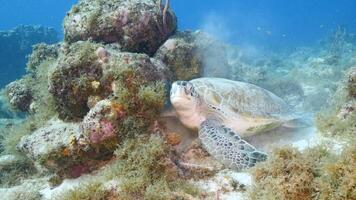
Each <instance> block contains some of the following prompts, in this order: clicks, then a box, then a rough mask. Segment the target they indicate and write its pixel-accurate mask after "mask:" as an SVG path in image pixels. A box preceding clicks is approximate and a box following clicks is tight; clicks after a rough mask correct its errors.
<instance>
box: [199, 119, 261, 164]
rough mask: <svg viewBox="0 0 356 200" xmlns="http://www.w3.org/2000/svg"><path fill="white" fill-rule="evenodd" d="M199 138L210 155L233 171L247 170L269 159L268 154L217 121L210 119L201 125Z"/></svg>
mask: <svg viewBox="0 0 356 200" xmlns="http://www.w3.org/2000/svg"><path fill="white" fill-rule="evenodd" d="M199 138H200V140H201V142H202V144H203V146H204V148H205V149H206V150H207V151H208V153H209V154H210V155H212V156H213V157H214V158H215V159H217V160H218V161H220V162H221V163H223V164H224V165H225V166H226V167H229V168H232V169H236V170H242V169H246V168H249V167H253V166H254V165H255V164H256V163H257V162H261V161H264V160H266V159H267V154H265V153H263V152H261V151H258V150H257V149H256V148H255V147H254V146H252V145H251V144H249V143H248V142H246V141H245V140H243V139H241V137H240V136H239V135H238V134H237V133H235V132H234V131H233V130H232V129H230V128H228V127H226V126H224V125H222V124H220V123H219V122H218V121H216V120H211V119H208V120H205V121H204V122H203V123H202V124H201V125H200V129H199Z"/></svg>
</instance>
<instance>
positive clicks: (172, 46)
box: [155, 32, 203, 80]
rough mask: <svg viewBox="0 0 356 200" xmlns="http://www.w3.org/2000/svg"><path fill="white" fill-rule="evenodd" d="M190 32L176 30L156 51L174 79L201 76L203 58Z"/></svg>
mask: <svg viewBox="0 0 356 200" xmlns="http://www.w3.org/2000/svg"><path fill="white" fill-rule="evenodd" d="M195 40H196V36H195V34H194V33H191V32H178V33H177V34H175V35H173V36H172V37H170V38H169V39H168V40H167V41H166V42H165V43H164V44H163V45H162V46H161V47H160V48H159V49H158V51H157V52H156V54H155V58H157V59H160V60H162V61H163V62H164V63H165V64H166V65H167V66H168V67H169V68H170V70H171V71H172V72H173V74H174V78H173V79H174V80H191V79H193V78H197V77H200V76H202V74H203V58H202V56H201V54H200V52H199V49H198V46H197V44H196V41H195Z"/></svg>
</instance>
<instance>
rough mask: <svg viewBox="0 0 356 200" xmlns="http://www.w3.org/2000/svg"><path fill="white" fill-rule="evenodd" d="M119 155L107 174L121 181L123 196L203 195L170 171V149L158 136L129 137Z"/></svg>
mask: <svg viewBox="0 0 356 200" xmlns="http://www.w3.org/2000/svg"><path fill="white" fill-rule="evenodd" d="M115 155H116V161H115V163H114V164H113V165H111V166H110V167H108V168H107V169H106V170H105V172H104V174H105V177H106V179H109V180H111V179H117V180H120V182H121V184H120V187H119V199H177V198H178V197H179V196H182V195H184V194H190V195H200V194H201V193H200V191H199V190H198V189H195V188H196V187H194V186H193V185H190V184H189V183H187V182H183V181H182V179H181V178H179V177H178V176H177V174H175V173H170V172H169V170H171V169H167V156H169V148H168V146H167V145H166V144H165V143H164V141H163V139H162V138H161V137H160V136H158V135H151V136H149V135H141V136H139V137H137V138H133V139H127V140H126V141H125V142H124V143H123V144H122V145H120V146H119V147H118V149H117V150H116V151H115ZM167 170H168V171H167ZM188 185H189V186H188Z"/></svg>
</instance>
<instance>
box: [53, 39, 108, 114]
mask: <svg viewBox="0 0 356 200" xmlns="http://www.w3.org/2000/svg"><path fill="white" fill-rule="evenodd" d="M99 47H100V45H99V44H96V43H92V42H77V43H74V44H72V45H70V46H66V45H63V47H62V49H61V52H60V56H59V59H58V61H57V62H58V64H57V66H56V68H55V69H54V70H53V72H52V73H51V75H50V78H49V82H50V89H49V90H50V92H51V94H52V95H53V96H54V98H55V100H56V104H57V106H58V111H59V114H60V117H61V118H63V119H66V118H69V119H78V118H81V117H83V116H84V115H85V114H86V113H87V112H88V110H89V108H88V107H87V101H88V97H89V96H91V95H99V96H100V95H102V94H103V93H105V90H104V89H102V85H100V81H101V77H102V74H103V70H102V63H101V62H100V61H99V59H98V56H97V55H96V53H95V52H96V50H97V48H99Z"/></svg>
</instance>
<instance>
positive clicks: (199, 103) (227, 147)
mask: <svg viewBox="0 0 356 200" xmlns="http://www.w3.org/2000/svg"><path fill="white" fill-rule="evenodd" d="M170 100H171V103H172V105H173V107H174V109H175V111H176V114H177V115H178V118H179V120H180V121H181V122H182V124H183V125H184V126H186V127H188V128H190V129H196V130H198V134H199V138H200V139H201V142H202V144H203V147H204V148H205V149H206V150H207V151H208V152H209V153H210V154H211V155H212V156H213V157H215V158H216V159H217V160H218V161H220V162H221V163H223V164H224V165H225V166H227V167H229V168H232V169H236V170H241V169H246V168H249V167H252V166H254V165H255V164H256V163H257V162H259V161H264V160H265V159H266V158H267V154H265V153H264V152H262V151H259V150H257V149H256V148H255V147H254V146H252V145H251V144H249V143H248V142H246V141H245V140H243V139H242V138H243V137H246V136H251V135H254V134H257V133H263V132H266V131H269V130H272V129H275V128H277V127H280V126H282V125H283V124H285V123H286V122H288V121H291V120H293V119H295V118H296V116H295V115H294V114H293V112H292V110H291V109H290V107H289V106H288V105H287V104H286V103H285V102H284V101H283V100H282V99H281V98H279V97H277V96H276V95H274V94H273V93H271V92H269V91H267V90H265V89H263V88H260V87H258V86H256V85H253V84H249V83H244V82H238V81H232V80H228V79H223V78H197V79H194V80H191V81H176V82H174V83H173V84H172V88H171V92H170Z"/></svg>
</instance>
